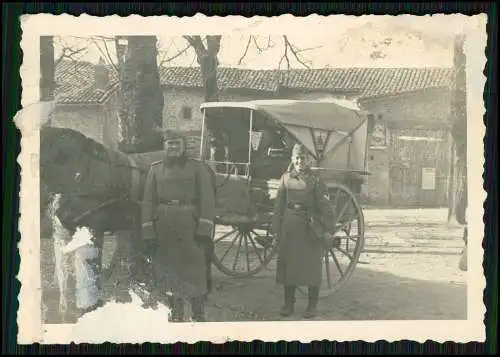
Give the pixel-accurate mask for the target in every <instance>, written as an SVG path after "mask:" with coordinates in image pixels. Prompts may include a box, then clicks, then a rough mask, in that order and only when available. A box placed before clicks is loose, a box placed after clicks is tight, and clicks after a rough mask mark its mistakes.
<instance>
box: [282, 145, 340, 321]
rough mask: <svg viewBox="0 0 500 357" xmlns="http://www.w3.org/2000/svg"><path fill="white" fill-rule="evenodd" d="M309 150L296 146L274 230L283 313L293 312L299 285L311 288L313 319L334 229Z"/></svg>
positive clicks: (309, 309) (307, 313) (309, 314)
mask: <svg viewBox="0 0 500 357" xmlns="http://www.w3.org/2000/svg"><path fill="white" fill-rule="evenodd" d="M306 157H307V151H306V150H305V148H304V147H303V146H302V145H299V144H297V145H295V146H294V147H293V150H292V160H291V165H290V168H289V170H288V172H285V173H284V174H283V176H282V177H281V184H280V187H279V189H278V194H277V196H276V201H275V207H274V214H273V220H272V229H273V232H274V234H275V236H276V237H277V239H278V241H279V243H278V246H279V251H278V263H277V269H276V282H277V283H278V284H280V285H283V286H284V294H285V304H284V306H283V307H282V309H281V311H280V314H281V315H282V316H289V315H291V314H292V313H293V311H294V302H295V290H296V287H297V286H308V288H309V301H308V305H307V309H306V311H305V313H304V318H313V317H314V316H315V315H316V307H317V303H318V298H319V287H320V285H321V278H322V258H323V255H324V245H323V242H324V241H323V239H324V238H329V236H328V233H327V232H329V231H331V230H332V228H333V227H331V222H332V219H331V217H332V214H333V212H332V211H331V206H330V204H329V201H328V200H327V198H326V194H327V188H326V186H325V184H324V183H323V181H322V180H321V179H320V178H319V177H318V176H317V175H315V174H314V173H313V172H312V171H311V169H310V168H309V165H308V163H307V161H306Z"/></svg>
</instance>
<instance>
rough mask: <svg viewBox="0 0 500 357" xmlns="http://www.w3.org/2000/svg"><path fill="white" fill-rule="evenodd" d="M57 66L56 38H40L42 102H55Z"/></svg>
mask: <svg viewBox="0 0 500 357" xmlns="http://www.w3.org/2000/svg"><path fill="white" fill-rule="evenodd" d="M63 54H64V51H63ZM55 66H56V63H55V59H54V37H53V36H40V100H42V101H51V100H54V92H55V89H56V81H55Z"/></svg>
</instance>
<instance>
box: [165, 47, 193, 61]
mask: <svg viewBox="0 0 500 357" xmlns="http://www.w3.org/2000/svg"><path fill="white" fill-rule="evenodd" d="M191 47H192V46H191V45H190V44H188V45H187V46H186V47H184V48H183V49H182V50H180V51H179V52H177V54H175V55H174V56H172V57H169V58H162V60H161V61H160V63H159V65H160V66H161V65H163V64H164V63H168V62H171V61H173V60H174V59H176V58H177V57H180V56H182V55H183V54H184V53H186V51H187V50H189V49H190V48H191ZM166 54H167V53H165V55H166Z"/></svg>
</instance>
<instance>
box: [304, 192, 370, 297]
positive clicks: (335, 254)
mask: <svg viewBox="0 0 500 357" xmlns="http://www.w3.org/2000/svg"><path fill="white" fill-rule="evenodd" d="M328 186H329V187H328V194H329V197H328V198H329V200H330V202H331V203H332V208H333V212H334V218H333V219H334V222H336V224H335V227H336V228H335V230H334V232H333V233H334V238H333V239H332V240H330V241H326V242H325V245H324V246H325V251H324V256H323V264H322V265H323V273H322V281H321V287H320V297H326V296H329V295H331V294H332V293H334V292H335V291H337V290H338V289H340V288H341V287H342V285H343V284H344V283H345V282H346V281H347V280H349V278H350V277H351V275H352V273H353V271H354V269H355V267H356V265H357V263H358V261H359V256H360V254H361V251H362V249H363V245H364V241H365V236H364V216H363V211H362V208H361V206H360V204H359V202H358V200H357V199H356V197H355V196H354V194H353V193H352V192H351V190H350V189H349V188H348V187H346V186H344V185H342V184H337V183H329V184H328ZM299 291H301V292H302V293H303V294H305V295H307V289H304V288H300V289H299Z"/></svg>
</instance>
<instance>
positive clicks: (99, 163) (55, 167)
mask: <svg viewBox="0 0 500 357" xmlns="http://www.w3.org/2000/svg"><path fill="white" fill-rule="evenodd" d="M108 168H109V160H107V150H106V148H105V147H104V146H103V145H102V144H100V143H98V142H96V141H95V140H93V139H90V138H88V137H86V136H85V135H83V134H81V133H79V132H78V131H75V130H72V129H67V128H54V127H44V128H42V129H41V130H40V179H41V180H42V181H43V182H44V183H45V184H46V185H47V187H48V190H49V191H50V192H52V193H63V194H82V195H91V194H96V193H101V194H102V193H103V192H104V191H105V190H106V188H107V185H109V180H110V178H109V177H108V176H109V173H107V172H106V171H105V170H108Z"/></svg>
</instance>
